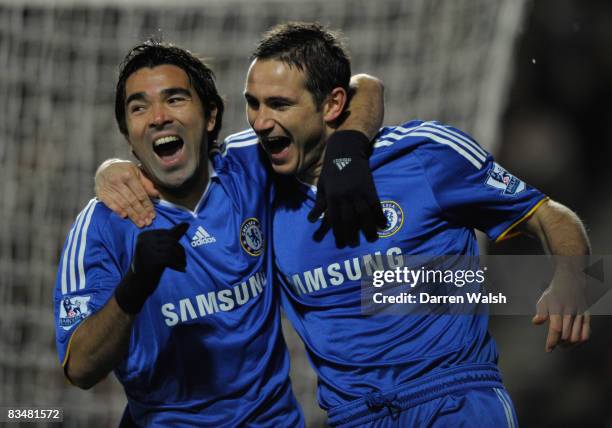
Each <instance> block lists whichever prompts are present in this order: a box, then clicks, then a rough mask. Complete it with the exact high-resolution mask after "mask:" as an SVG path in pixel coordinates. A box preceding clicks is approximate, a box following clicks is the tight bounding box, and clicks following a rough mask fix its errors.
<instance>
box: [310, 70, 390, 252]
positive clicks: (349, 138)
mask: <svg viewBox="0 0 612 428" xmlns="http://www.w3.org/2000/svg"><path fill="white" fill-rule="evenodd" d="M350 89H351V90H350V94H349V105H348V107H347V108H346V110H345V114H344V115H343V116H342V119H341V122H340V123H339V125H338V128H337V131H336V132H334V133H333V134H332V135H331V136H330V137H329V139H328V141H327V148H326V152H325V159H324V161H323V168H322V170H321V175H320V177H319V181H318V183H317V199H316V201H315V206H314V208H313V209H312V211H311V212H310V213H309V214H308V219H309V220H310V221H311V222H315V221H317V220H318V219H319V217H320V216H321V214H323V213H325V222H324V224H323V226H322V227H323V228H326V227H331V228H332V229H333V233H334V237H335V238H336V245H337V246H339V247H343V246H345V245H354V244H356V243H357V242H358V241H359V231H360V230H361V231H363V233H364V235H365V237H366V239H367V240H368V241H374V240H376V239H377V238H378V235H377V233H376V232H377V228H383V227H384V226H385V225H386V218H385V216H384V214H383V211H382V208H381V206H380V201H379V199H378V194H377V193H376V187H375V186H374V180H373V179H372V172H371V171H370V166H369V155H370V153H371V148H372V147H371V145H372V139H373V138H374V137H375V136H376V134H377V133H378V130H379V128H380V126H381V125H382V120H383V117H384V86H383V84H382V82H381V81H380V80H378V79H377V78H375V77H372V76H369V75H367V74H357V75H355V76H353V77H352V78H351V88H350ZM336 159H350V164H349V165H348V166H347V167H345V168H342V169H339V168H337V167H336V166H335V160H336Z"/></svg>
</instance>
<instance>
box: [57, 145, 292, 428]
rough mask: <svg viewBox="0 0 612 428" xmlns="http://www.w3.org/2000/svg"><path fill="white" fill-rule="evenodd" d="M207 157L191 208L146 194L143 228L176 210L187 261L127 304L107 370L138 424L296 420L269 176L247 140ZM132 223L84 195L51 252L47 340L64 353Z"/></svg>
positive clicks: (111, 283) (114, 280) (119, 266)
mask: <svg viewBox="0 0 612 428" xmlns="http://www.w3.org/2000/svg"><path fill="white" fill-rule="evenodd" d="M235 149H236V150H239V151H240V152H241V153H240V155H239V156H222V155H220V154H218V153H217V154H216V155H214V156H213V157H212V163H213V164H214V167H213V165H211V167H210V170H211V177H210V183H209V185H208V188H207V189H206V191H205V193H204V194H203V196H202V199H201V200H200V202H199V203H198V204H197V206H196V208H195V209H194V211H190V210H187V209H185V208H182V207H179V206H176V205H173V204H171V203H168V202H165V201H158V202H156V203H155V210H156V213H157V216H156V218H155V220H154V222H153V224H152V225H151V226H149V228H151V229H157V228H171V227H172V226H174V225H175V224H178V223H180V222H187V223H189V225H190V226H189V229H188V231H187V232H186V234H185V235H184V236H183V237H182V238H181V239H180V243H181V244H182V245H183V247H184V248H185V251H186V255H187V267H186V272H184V273H183V272H178V271H174V270H171V269H166V270H165V271H164V274H163V276H162V278H161V281H160V283H159V286H158V287H157V289H156V291H155V292H154V293H153V294H152V295H151V296H150V297H149V298H148V299H147V301H146V303H145V305H144V307H143V309H142V311H141V312H140V313H139V314H138V315H137V316H136V318H135V321H134V325H133V329H132V334H131V338H130V345H129V353H128V355H127V357H126V358H125V359H124V360H123V361H122V362H121V364H120V365H119V366H118V367H116V369H115V374H116V376H117V378H118V379H119V381H120V382H121V383H122V384H123V386H124V387H125V391H126V395H127V398H128V405H129V409H130V412H131V415H132V417H133V418H134V420H135V421H136V423H137V424H139V425H140V426H160V427H168V426H210V427H237V426H244V425H249V426H251V425H252V426H261V427H276V426H291V427H293V426H301V425H302V424H303V421H302V415H301V411H300V410H299V406H298V405H297V402H296V400H295V397H294V395H293V393H292V391H291V385H290V381H289V377H288V372H289V359H288V353H287V349H286V346H285V343H284V340H283V337H282V332H281V325H280V314H279V303H278V292H277V290H275V288H273V287H272V257H271V245H270V242H269V236H270V230H271V225H270V221H271V216H270V204H269V200H268V196H267V195H269V193H270V189H269V187H270V182H269V178H268V175H267V174H266V171H265V170H263V169H261V168H260V167H259V166H260V156H261V153H260V152H259V150H258V149H257V146H256V145H250V146H248V145H247V146H244V145H242V146H239V147H236V148H235ZM141 230H142V229H138V228H137V227H136V226H134V225H133V224H132V223H131V222H130V221H129V220H124V219H121V218H119V217H118V216H117V215H115V214H114V213H112V212H111V211H110V210H109V209H108V208H107V207H106V206H104V205H103V204H102V203H100V202H97V201H96V200H92V201H90V202H89V204H88V205H87V206H86V208H85V209H84V210H83V211H82V212H81V213H80V214H79V216H78V217H77V220H76V222H75V224H74V225H73V227H72V229H71V230H70V232H69V235H68V237H67V239H66V243H65V245H64V249H63V252H62V256H61V260H60V265H59V269H58V275H57V282H56V290H55V320H56V333H57V334H56V342H57V349H58V353H59V359H60V361H61V362H62V364H65V363H66V361H67V357H68V354H69V352H70V338H71V336H72V334H73V333H74V331H75V330H76V329H77V328H78V326H79V324H80V323H81V322H82V321H83V320H85V319H86V318H87V317H89V316H91V315H93V314H95V313H96V311H98V310H99V309H100V308H102V307H103V306H104V305H105V303H106V302H107V301H108V299H109V298H110V297H111V296H112V294H113V292H114V289H115V286H116V285H117V284H118V283H119V282H120V280H121V278H122V277H123V275H124V274H125V273H126V272H127V270H128V268H129V264H130V261H131V259H132V255H133V252H134V247H135V243H136V240H137V237H138V234H139V233H140V232H141Z"/></svg>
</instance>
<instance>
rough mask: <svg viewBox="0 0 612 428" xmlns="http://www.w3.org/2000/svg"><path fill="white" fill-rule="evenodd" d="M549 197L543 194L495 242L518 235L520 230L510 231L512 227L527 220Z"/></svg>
mask: <svg viewBox="0 0 612 428" xmlns="http://www.w3.org/2000/svg"><path fill="white" fill-rule="evenodd" d="M549 199H550V198H549V197H548V196H545V197H544V198H543V199H542V200H541V201H540V202H538V203H537V204H535V205H534V206H533V208H531V209H530V210H529V212H528V213H527V214H525V215H524V216H523V217H521V218H520V219H518V220H517V221H515V222H514V223H512V225H511V226H510V227H509V228H507V229H506V230H504V232H503V233H502V234H501V235H499V236H498V237H497V239H496V240H495V243H498V242H501V241H504V240H506V239H510V238H514V237H515V236H518V235H520V234H521V232H517V231H515V232H512V229H514V228H515V227H516V226H518V225H519V224H521V223H522V222H524V221H525V220H527V219H528V218H529V217H531V216H532V215H533V214H534V213H535V212H536V211H537V210H538V208H540V206H542V204H543V203H544V202H546V201H548V200H549Z"/></svg>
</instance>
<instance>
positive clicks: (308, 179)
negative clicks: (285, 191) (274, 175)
mask: <svg viewBox="0 0 612 428" xmlns="http://www.w3.org/2000/svg"><path fill="white" fill-rule="evenodd" d="M329 135H331V134H330V133H329V132H328V133H326V134H325V137H324V138H323V140H322V141H321V142H320V143H319V144H320V151H321V153H320V155H318V156H317V157H316V160H315V161H314V162H313V163H312V165H310V166H309V167H308V168H306V169H305V170H304V171H302V172H300V173H297V174H296V175H295V176H296V178H297V179H298V180H300V181H301V182H302V183H306V184H308V185H310V186H316V185H317V183H318V182H319V176H320V175H321V170H322V169H323V159H325V149H326V148H327V138H328V137H329ZM315 150H316V149H315Z"/></svg>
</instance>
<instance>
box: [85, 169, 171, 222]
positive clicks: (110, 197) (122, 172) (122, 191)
mask: <svg viewBox="0 0 612 428" xmlns="http://www.w3.org/2000/svg"><path fill="white" fill-rule="evenodd" d="M95 183H96V184H95V191H96V197H97V198H98V199H100V200H101V201H102V202H104V204H105V205H106V206H107V207H108V208H110V209H111V210H113V211H114V212H115V213H116V214H118V215H119V216H121V217H123V218H125V217H128V218H129V219H130V220H132V222H133V223H134V224H135V225H137V226H138V227H143V226H148V225H150V224H151V222H152V221H153V219H154V218H155V210H154V209H153V204H152V203H151V200H150V198H158V197H159V192H158V191H157V190H156V189H155V186H153V182H151V180H149V179H148V178H147V177H146V176H145V175H144V174H143V173H142V171H140V169H139V168H138V167H137V166H136V165H134V163H132V162H130V161H127V160H122V159H108V160H106V161H104V162H102V164H101V165H100V166H99V167H98V170H97V171H96V178H95Z"/></svg>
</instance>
